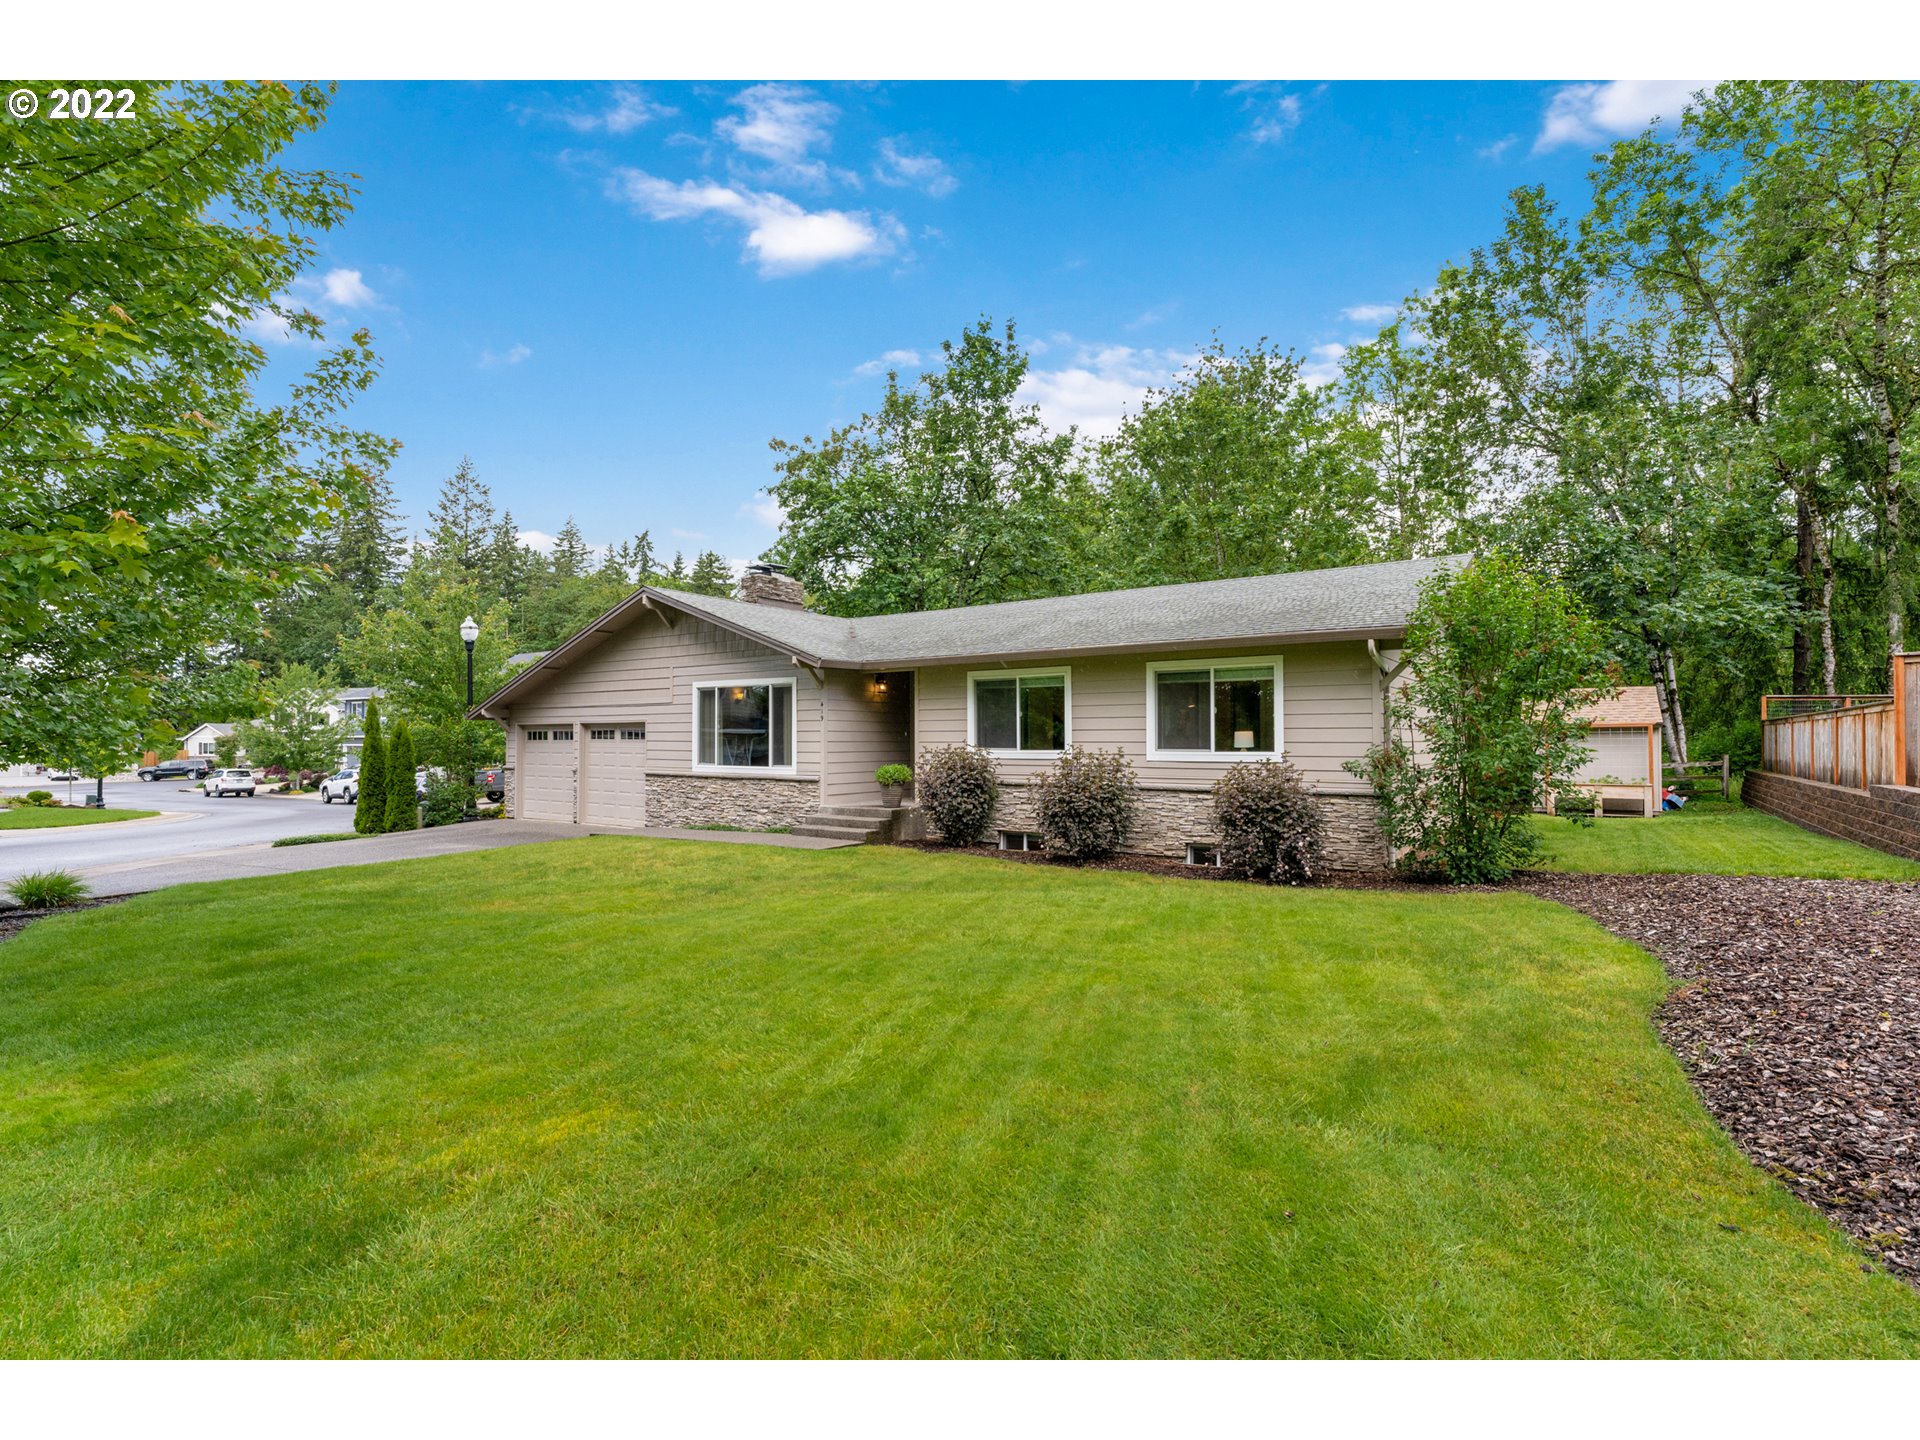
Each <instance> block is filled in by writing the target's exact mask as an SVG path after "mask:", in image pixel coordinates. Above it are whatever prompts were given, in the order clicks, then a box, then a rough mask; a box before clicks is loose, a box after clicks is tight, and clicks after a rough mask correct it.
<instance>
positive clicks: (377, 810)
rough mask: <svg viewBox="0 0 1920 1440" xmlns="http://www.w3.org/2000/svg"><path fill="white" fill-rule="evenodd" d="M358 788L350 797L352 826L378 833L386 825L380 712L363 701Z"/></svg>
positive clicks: (364, 832)
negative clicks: (363, 731)
mask: <svg viewBox="0 0 1920 1440" xmlns="http://www.w3.org/2000/svg"><path fill="white" fill-rule="evenodd" d="M359 785H360V789H359V792H358V793H357V795H356V796H355V798H354V805H353V828H354V829H356V830H358V831H359V832H360V833H361V834H362V835H378V834H379V833H380V832H381V831H382V830H384V829H386V828H387V742H386V741H385V739H383V738H382V737H381V734H380V711H379V708H378V707H377V706H375V705H374V704H373V702H372V701H368V702H367V728H366V736H365V738H364V739H363V740H362V741H361V742H360V780H359Z"/></svg>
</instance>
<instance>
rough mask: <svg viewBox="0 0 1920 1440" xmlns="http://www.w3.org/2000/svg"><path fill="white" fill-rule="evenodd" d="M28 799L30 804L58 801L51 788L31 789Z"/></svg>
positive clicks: (48, 803)
mask: <svg viewBox="0 0 1920 1440" xmlns="http://www.w3.org/2000/svg"><path fill="white" fill-rule="evenodd" d="M26 800H27V804H29V805H54V804H57V803H58V802H57V801H56V800H55V799H54V798H53V792H52V791H51V790H29V791H27V795H26Z"/></svg>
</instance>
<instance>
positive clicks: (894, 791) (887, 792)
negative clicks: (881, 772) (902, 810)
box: [880, 785, 907, 809]
mask: <svg viewBox="0 0 1920 1440" xmlns="http://www.w3.org/2000/svg"><path fill="white" fill-rule="evenodd" d="M906 795H907V787H906V786H904V785H882V786H881V787H880V798H881V799H882V800H884V801H886V803H887V806H888V808H889V809H893V808H897V807H898V806H899V804H900V802H901V801H902V800H904V799H905V798H906Z"/></svg>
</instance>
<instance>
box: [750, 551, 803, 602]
mask: <svg viewBox="0 0 1920 1440" xmlns="http://www.w3.org/2000/svg"><path fill="white" fill-rule="evenodd" d="M740 598H741V599H742V600H744V601H746V602H747V603H748V604H749V605H778V606H779V607H780V608H781V609H782V610H804V609H806V608H807V592H806V591H805V590H803V589H801V588H800V582H799V581H798V580H796V579H794V578H793V577H792V576H791V575H789V574H787V567H786V566H784V565H774V564H770V563H769V562H767V561H765V560H761V561H757V562H756V563H754V564H752V565H749V566H747V569H746V573H745V574H744V575H742V576H741V577H740Z"/></svg>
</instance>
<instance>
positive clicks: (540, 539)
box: [518, 530, 558, 555]
mask: <svg viewBox="0 0 1920 1440" xmlns="http://www.w3.org/2000/svg"><path fill="white" fill-rule="evenodd" d="M518 535H519V540H520V543H521V544H522V545H526V546H529V547H530V548H532V549H535V550H538V551H539V552H540V553H541V554H542V555H549V554H552V553H553V547H554V544H555V543H556V540H557V538H558V537H556V536H553V535H549V534H548V533H547V532H546V531H544V530H522V531H520V532H518Z"/></svg>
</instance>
